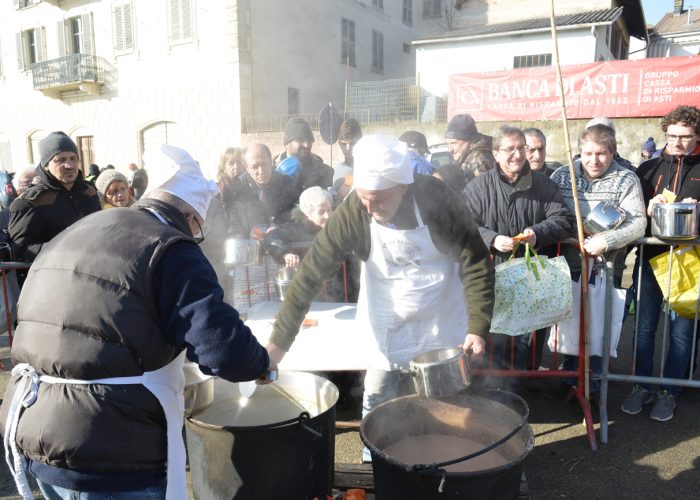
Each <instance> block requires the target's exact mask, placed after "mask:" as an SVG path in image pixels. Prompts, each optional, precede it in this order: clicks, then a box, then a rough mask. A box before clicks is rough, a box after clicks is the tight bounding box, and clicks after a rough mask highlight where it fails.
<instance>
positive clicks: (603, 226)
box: [583, 201, 625, 236]
mask: <svg viewBox="0 0 700 500" xmlns="http://www.w3.org/2000/svg"><path fill="white" fill-rule="evenodd" d="M624 220H625V211H624V210H622V209H621V208H619V207H616V206H615V205H613V204H612V203H611V202H609V201H606V202H605V203H598V205H596V207H595V208H594V209H593V210H592V211H591V213H589V214H588V216H587V217H586V218H585V219H584V221H583V230H584V231H585V232H586V234H587V235H590V236H593V235H596V234H598V233H602V232H603V231H610V230H611V229H615V228H616V227H618V226H619V225H620V224H622V221H624Z"/></svg>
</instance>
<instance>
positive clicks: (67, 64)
mask: <svg viewBox="0 0 700 500" xmlns="http://www.w3.org/2000/svg"><path fill="white" fill-rule="evenodd" d="M32 80H33V83H34V89H35V90H42V89H51V88H55V87H64V86H66V85H69V84H79V83H105V64H104V59H103V58H102V57H100V56H93V55H90V54H70V55H67V56H63V57H59V58H57V59H49V60H47V61H40V62H36V63H34V64H32Z"/></svg>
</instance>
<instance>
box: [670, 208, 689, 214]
mask: <svg viewBox="0 0 700 500" xmlns="http://www.w3.org/2000/svg"><path fill="white" fill-rule="evenodd" d="M673 213H674V214H676V215H692V213H693V210H692V209H691V208H676V209H674V210H673Z"/></svg>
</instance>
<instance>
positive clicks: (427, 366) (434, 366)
mask: <svg viewBox="0 0 700 500" xmlns="http://www.w3.org/2000/svg"><path fill="white" fill-rule="evenodd" d="M410 367H411V371H412V372H413V376H414V378H413V383H414V385H415V387H416V392H417V393H418V395H419V396H420V397H423V398H436V397H437V398H440V397H445V396H452V395H453V394H457V393H458V392H459V391H461V390H462V389H465V388H466V387H469V385H470V384H471V377H470V374H469V361H468V359H467V357H466V356H465V354H464V351H463V350H462V349H460V348H457V347H454V348H449V349H436V350H434V351H428V352H425V353H423V354H420V355H418V356H416V357H415V358H413V360H412V361H411V363H410Z"/></svg>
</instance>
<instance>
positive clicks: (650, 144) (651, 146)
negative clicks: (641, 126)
mask: <svg viewBox="0 0 700 500" xmlns="http://www.w3.org/2000/svg"><path fill="white" fill-rule="evenodd" d="M642 151H648V152H650V153H653V152H654V151H656V143H655V142H654V138H653V137H649V138H648V139H647V142H645V143H644V145H643V146H642Z"/></svg>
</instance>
